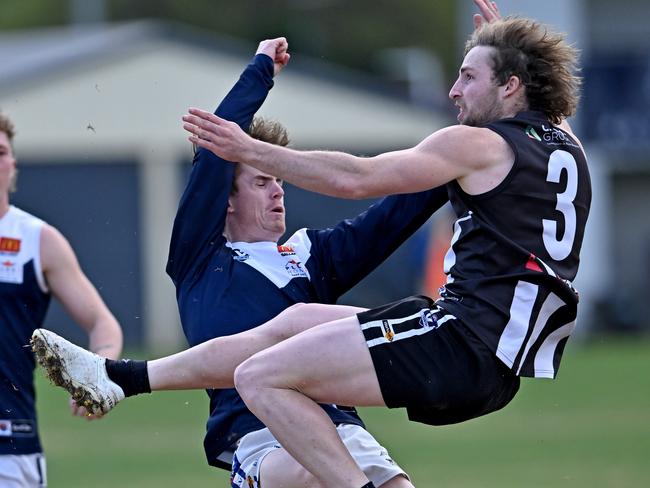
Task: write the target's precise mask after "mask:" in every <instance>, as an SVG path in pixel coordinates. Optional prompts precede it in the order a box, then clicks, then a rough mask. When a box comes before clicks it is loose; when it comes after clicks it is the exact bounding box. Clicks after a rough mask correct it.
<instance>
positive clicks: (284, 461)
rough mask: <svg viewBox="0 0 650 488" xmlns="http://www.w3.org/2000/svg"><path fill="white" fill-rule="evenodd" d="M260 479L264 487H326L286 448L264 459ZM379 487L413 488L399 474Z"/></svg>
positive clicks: (378, 487)
mask: <svg viewBox="0 0 650 488" xmlns="http://www.w3.org/2000/svg"><path fill="white" fill-rule="evenodd" d="M260 481H261V485H262V486H263V487H264V488H325V485H323V484H321V483H319V482H318V480H317V479H316V478H315V477H314V475H312V474H311V473H310V472H309V471H307V470H306V469H305V468H304V467H303V466H302V465H301V464H300V463H298V461H296V460H295V459H294V458H292V457H291V455H290V454H289V453H288V452H287V451H286V450H285V449H277V450H275V451H274V452H272V453H271V454H269V455H268V456H266V457H265V458H264V461H262V465H261V466H260ZM377 488H413V484H412V483H411V482H410V481H409V480H407V479H406V478H405V477H404V476H402V475H398V476H395V477H394V478H391V479H390V480H388V481H387V482H385V483H383V484H381V485H378V486H377Z"/></svg>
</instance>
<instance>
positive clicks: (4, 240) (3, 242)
mask: <svg viewBox="0 0 650 488" xmlns="http://www.w3.org/2000/svg"><path fill="white" fill-rule="evenodd" d="M19 251H20V239H14V238H12V237H0V252H14V253H15V252H19Z"/></svg>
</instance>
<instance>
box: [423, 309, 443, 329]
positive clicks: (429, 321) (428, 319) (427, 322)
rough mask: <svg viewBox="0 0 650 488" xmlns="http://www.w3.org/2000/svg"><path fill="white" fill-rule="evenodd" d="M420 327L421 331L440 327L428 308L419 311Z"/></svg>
mask: <svg viewBox="0 0 650 488" xmlns="http://www.w3.org/2000/svg"><path fill="white" fill-rule="evenodd" d="M420 327H422V328H423V329H437V328H438V327H440V325H438V319H437V318H436V316H435V313H434V312H433V310H431V309H430V308H425V309H424V310H421V311H420Z"/></svg>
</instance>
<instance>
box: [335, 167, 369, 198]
mask: <svg viewBox="0 0 650 488" xmlns="http://www.w3.org/2000/svg"><path fill="white" fill-rule="evenodd" d="M334 187H335V195H334V196H336V197H339V198H346V199H348V200H363V199H364V198H370V197H373V196H374V194H373V191H372V188H373V185H372V178H370V175H369V174H364V173H355V174H352V173H349V174H346V175H344V176H343V177H341V178H339V179H338V180H337V181H336V182H335V185H334Z"/></svg>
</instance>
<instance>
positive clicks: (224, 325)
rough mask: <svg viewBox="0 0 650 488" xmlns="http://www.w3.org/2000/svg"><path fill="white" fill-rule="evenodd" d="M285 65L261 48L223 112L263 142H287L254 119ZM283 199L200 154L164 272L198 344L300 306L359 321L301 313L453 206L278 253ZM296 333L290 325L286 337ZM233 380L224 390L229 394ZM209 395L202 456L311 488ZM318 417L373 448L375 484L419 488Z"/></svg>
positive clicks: (339, 413) (237, 470) (293, 241)
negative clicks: (170, 279)
mask: <svg viewBox="0 0 650 488" xmlns="http://www.w3.org/2000/svg"><path fill="white" fill-rule="evenodd" d="M288 60H289V54H288V53H287V42H286V40H285V39H284V38H280V39H271V40H267V41H263V42H262V43H260V46H259V48H258V50H257V53H256V56H255V58H254V59H253V61H252V63H251V64H250V65H249V66H248V67H247V68H246V70H245V71H244V72H243V73H242V75H241V77H240V78H239V80H238V81H237V83H236V84H235V86H234V87H233V88H232V90H231V91H230V92H229V93H228V95H227V96H226V97H225V99H224V100H223V101H222V103H221V104H220V105H219V107H218V108H217V110H216V113H217V114H219V115H220V116H223V117H226V118H229V119H230V120H234V121H236V122H237V123H238V124H239V125H240V126H241V127H242V128H247V129H248V132H249V133H250V134H251V136H253V137H256V138H257V139H260V140H264V141H266V142H269V143H273V144H275V145H280V146H283V145H286V144H287V142H288V138H287V135H286V132H285V131H284V129H283V128H282V126H281V125H279V124H277V123H275V122H269V121H264V120H260V119H253V116H254V114H255V113H256V112H257V110H258V109H259V108H260V107H261V105H262V103H263V102H264V100H265V99H266V96H267V94H268V93H269V90H270V89H271V87H272V86H273V77H274V75H276V74H277V73H278V72H279V71H280V70H281V69H283V67H284V66H285V65H286V64H287V62H288ZM251 121H252V124H251ZM283 197H284V191H283V188H282V182H281V181H280V180H279V179H278V178H276V177H274V176H272V175H271V174H268V173H266V172H262V171H260V170H257V169H254V168H252V167H250V166H246V165H242V164H232V163H229V162H226V161H224V160H222V159H221V158H219V157H217V156H215V155H214V154H213V153H211V152H210V151H208V150H205V149H199V150H198V151H197V152H196V154H195V157H194V164H193V168H192V172H191V175H190V179H189V182H188V184H187V187H186V189H185V192H184V194H183V196H182V198H181V202H180V206H179V209H178V213H177V216H176V219H175V222H174V228H173V231H172V239H171V245H170V253H169V261H168V265H167V272H168V274H169V275H170V276H171V278H172V280H173V281H174V284H175V285H176V290H177V299H178V304H179V310H180V315H181V322H182V325H183V329H184V331H185V335H186V337H187V339H188V342H189V344H190V345H191V346H194V345H197V344H200V343H202V342H205V341H206V340H208V339H212V338H214V337H218V336H229V335H232V334H236V333H238V332H242V331H246V330H248V329H252V328H254V327H256V326H258V325H260V324H262V323H264V322H266V321H268V320H270V319H272V318H273V317H274V316H276V315H277V314H278V313H280V312H282V311H283V310H285V309H287V308H289V307H292V306H293V308H291V309H290V317H295V319H296V320H295V323H296V324H297V325H296V326H295V327H306V326H307V324H308V323H310V322H312V323H315V322H313V321H311V319H309V317H312V316H318V317H319V320H321V319H320V314H321V313H326V314H327V315H328V317H329V318H331V319H336V318H340V317H343V316H348V315H350V314H354V313H355V311H356V310H355V309H354V308H353V307H338V306H334V307H331V306H330V307H322V310H318V311H315V310H314V307H317V308H318V307H319V306H318V305H309V306H302V307H301V306H297V307H296V306H295V304H299V303H305V302H322V303H334V302H335V301H336V300H337V299H338V297H339V296H341V295H342V294H343V293H345V292H346V291H347V290H349V289H350V288H351V287H352V286H354V285H355V284H356V283H358V282H359V281H360V280H361V279H362V278H364V277H365V276H366V275H367V274H368V273H369V272H371V271H372V270H373V269H375V268H376V267H377V266H378V265H379V264H380V263H381V262H382V261H383V260H384V259H385V258H386V257H387V256H388V255H389V254H390V253H391V252H393V251H394V250H395V249H397V247H398V246H399V245H400V244H401V243H402V242H404V240H405V239H406V238H407V237H409V236H410V235H411V234H412V233H413V232H414V231H415V230H416V229H417V228H419V227H420V226H421V225H422V224H423V223H424V222H425V221H426V220H427V219H428V217H429V216H430V215H431V213H432V212H433V211H435V210H436V209H437V208H439V207H440V206H441V205H442V204H444V203H445V202H446V201H448V197H447V194H446V191H445V190H444V189H440V190H434V191H430V192H423V193H420V194H417V195H402V196H396V197H390V198H387V199H384V200H383V201H380V202H378V203H377V204H375V205H373V206H372V207H371V208H370V209H368V210H367V211H366V212H364V213H363V214H361V215H359V216H358V217H356V218H355V219H352V220H347V221H344V222H341V223H339V224H338V225H336V226H334V227H333V228H330V229H324V230H312V229H302V230H299V231H298V232H296V233H295V234H293V235H292V236H290V237H289V238H288V239H287V240H286V241H284V242H283V243H282V244H280V245H279V244H278V240H279V239H280V237H281V236H282V235H283V234H284V232H285V208H284V199H283ZM359 310H360V309H359ZM285 316H286V314H285ZM305 318H307V319H308V320H307V322H305V320H304V319H305ZM295 327H294V328H293V329H294V330H293V331H291V332H290V334H294V333H295ZM289 330H290V328H286V327H285V328H284V330H283V331H282V333H283V334H284V335H283V337H287V336H288V334H289ZM230 376H231V379H230V385H228V386H232V374H231V375H230ZM213 386H219V385H213ZM208 394H209V396H210V400H211V401H210V418H209V420H208V424H207V434H206V437H205V441H204V447H205V450H206V455H207V458H208V462H209V463H210V464H212V465H214V466H219V467H227V468H230V465H231V462H232V469H233V485H234V486H240V485H242V484H246V483H248V481H247V478H248V477H250V478H251V480H252V482H253V483H257V478H258V474H257V473H258V472H259V471H260V469H261V470H262V471H263V472H264V479H265V481H264V486H265V487H269V488H273V487H274V486H287V487H289V486H303V484H304V486H313V484H314V481H313V479H312V477H311V475H309V473H307V472H306V471H305V470H304V469H303V468H302V467H301V466H300V465H299V464H298V463H296V462H295V461H294V460H293V459H292V458H291V457H290V456H289V455H288V454H286V451H284V450H282V449H277V447H278V444H277V441H275V439H274V438H273V437H272V436H271V434H270V432H268V430H267V429H264V430H261V429H263V427H264V425H263V424H262V423H261V422H260V421H259V420H258V419H257V418H256V417H255V416H254V415H253V414H252V413H251V412H250V411H249V410H248V409H247V408H246V406H245V405H244V403H243V401H242V400H241V398H240V397H239V395H238V393H237V392H236V391H235V390H234V389H232V388H231V389H211V390H209V391H208ZM322 408H323V411H324V412H325V414H326V415H328V417H329V418H330V419H331V420H332V421H333V422H334V423H335V424H336V425H339V426H340V427H339V432H340V434H341V436H342V437H343V438H344V441H345V442H346V444H347V445H348V449H350V450H353V449H357V450H358V448H356V447H354V446H355V445H358V444H360V443H361V442H364V443H366V447H365V448H363V449H361V450H360V452H355V451H353V452H352V455H353V456H355V458H356V462H357V463H359V464H360V465H362V466H363V467H364V469H365V471H366V472H367V473H368V474H369V476H370V475H371V476H373V477H374V479H375V481H376V483H377V484H378V485H379V484H382V485H384V486H386V487H395V488H397V487H409V486H412V485H411V484H410V482H408V480H407V479H406V478H405V477H403V476H398V475H399V474H400V473H403V472H402V471H401V469H400V468H399V467H398V466H397V465H395V464H393V462H392V461H391V460H390V458H389V457H388V456H387V454H386V453H385V450H384V449H383V448H381V446H379V445H378V444H377V442H376V441H375V440H374V439H373V438H372V437H371V436H370V435H369V434H368V433H367V432H366V431H365V430H364V429H363V428H362V427H363V423H362V421H361V419H360V418H359V417H358V416H357V414H356V412H355V411H354V410H353V409H350V408H346V409H342V408H338V407H336V406H334V405H329V404H328V405H322ZM246 434H249V435H248V436H246V437H244V436H245V435H246ZM242 437H243V439H242ZM348 437H349V439H348ZM362 437H363V438H362ZM237 446H238V450H237V452H236V455H235V457H234V459H232V451H233V450H234V449H235V448H237ZM370 446H373V448H376V449H375V451H376V455H374V456H370V454H369V453H368V451H369V450H370V449H371V447H370ZM267 453H268V456H267ZM262 460H264V463H263V464H262V463H261V461H262ZM393 478H396V479H394V480H393ZM391 480H392V481H391ZM242 486H243V485H242ZM246 486H248V485H247V484H246Z"/></svg>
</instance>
